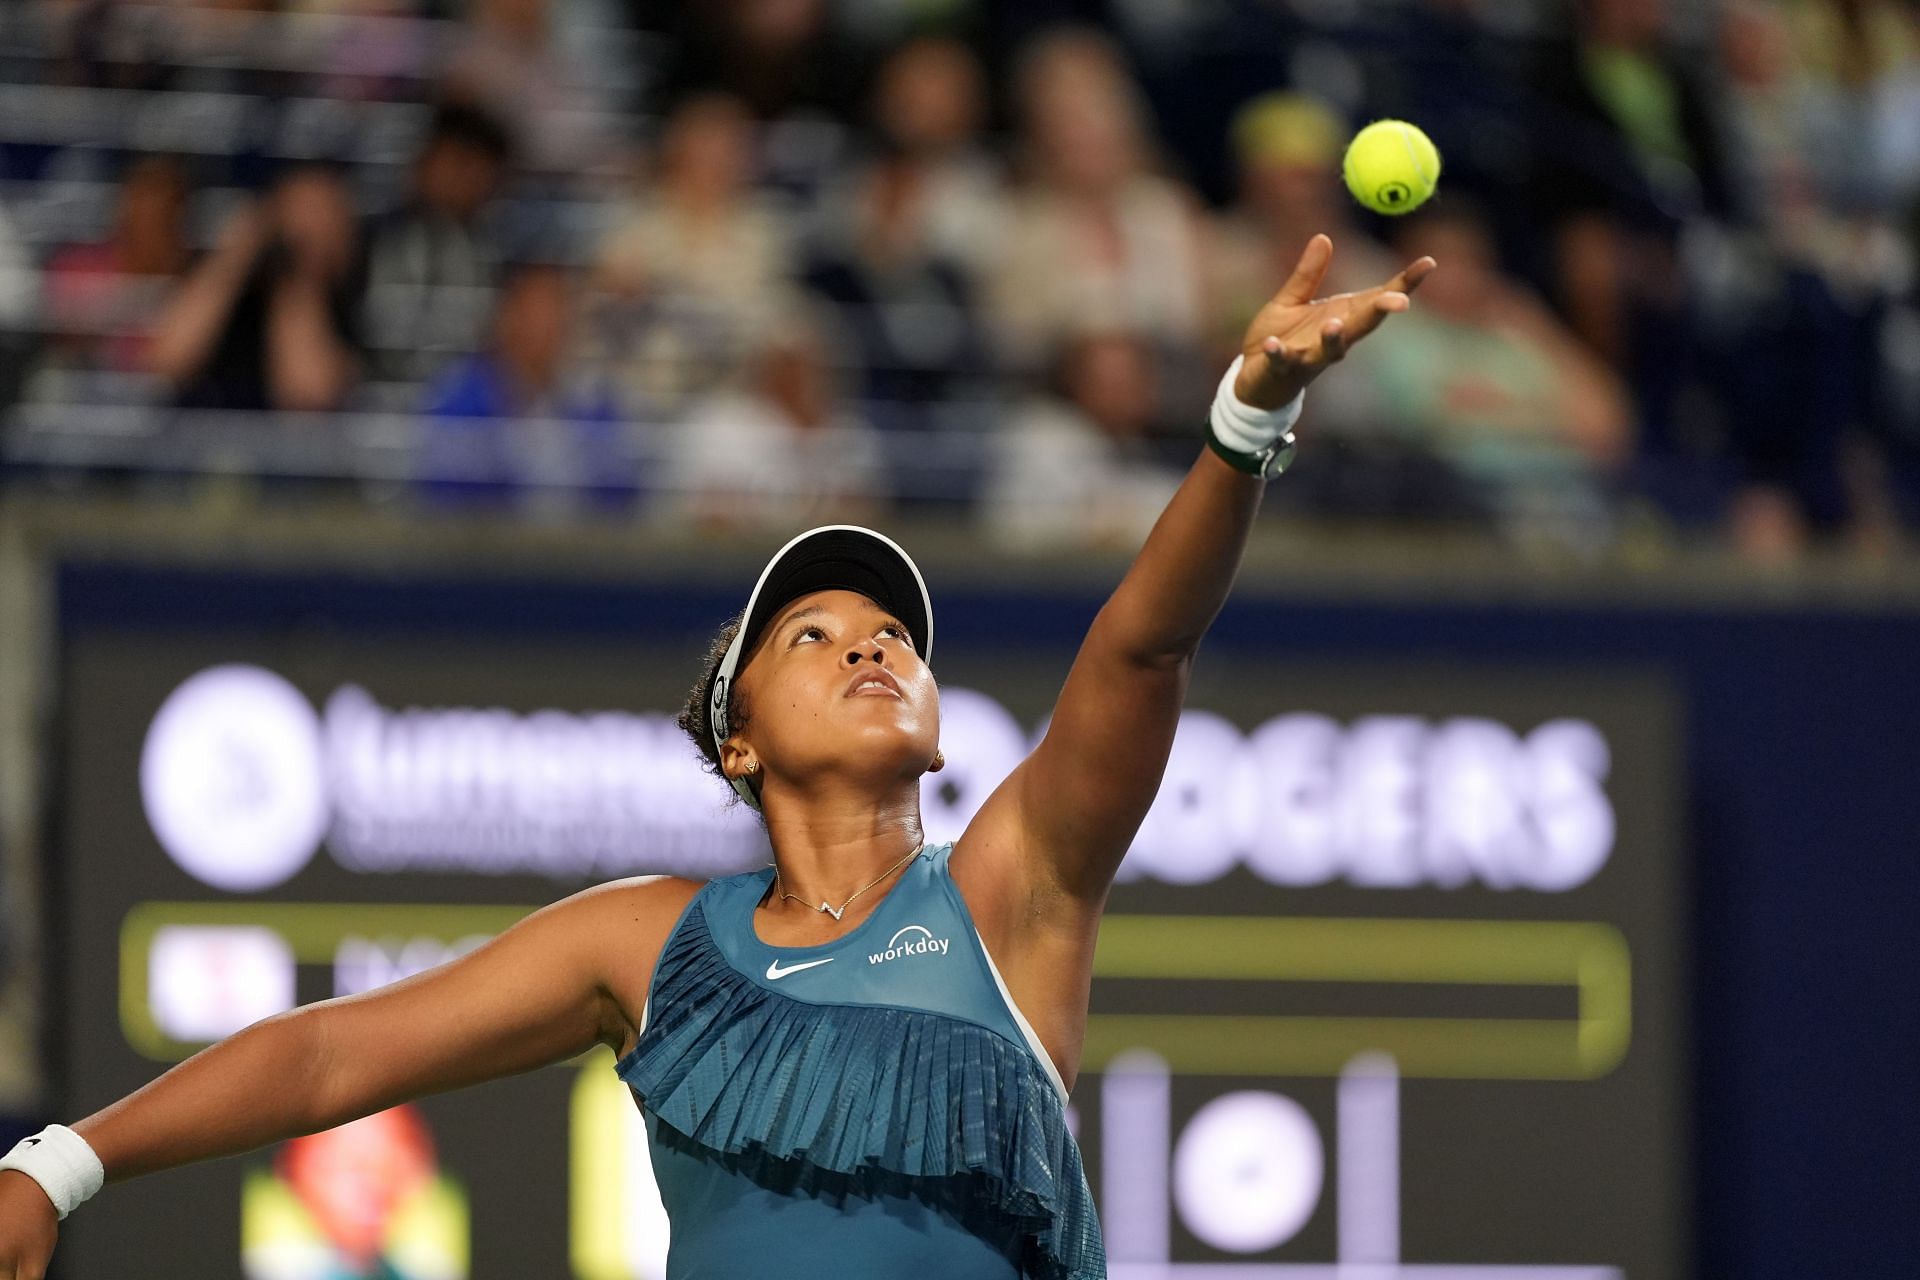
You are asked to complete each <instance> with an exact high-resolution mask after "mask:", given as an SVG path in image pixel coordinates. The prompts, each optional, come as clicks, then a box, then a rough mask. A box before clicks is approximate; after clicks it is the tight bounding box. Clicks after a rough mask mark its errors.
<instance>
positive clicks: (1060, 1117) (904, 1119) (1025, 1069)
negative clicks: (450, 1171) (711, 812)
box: [618, 844, 1107, 1280]
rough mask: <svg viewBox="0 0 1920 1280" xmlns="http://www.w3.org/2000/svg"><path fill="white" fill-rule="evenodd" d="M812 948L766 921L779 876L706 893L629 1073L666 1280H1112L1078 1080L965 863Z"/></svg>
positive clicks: (654, 999)
mask: <svg viewBox="0 0 1920 1280" xmlns="http://www.w3.org/2000/svg"><path fill="white" fill-rule="evenodd" d="M952 852H953V846H952V845H951V844H944V845H932V846H929V847H928V848H926V849H924V850H923V851H922V852H921V853H920V855H919V856H918V857H917V858H915V859H914V860H913V861H912V862H910V863H909V864H908V865H907V870H906V872H905V874H904V875H903V876H902V877H901V878H900V879H899V880H898V881H896V882H895V884H894V886H893V888H892V889H891V890H890V891H889V892H888V894H887V896H886V898H885V899H883V900H882V901H881V903H880V905H879V906H878V907H876V908H875V909H874V912H873V914H872V915H870V916H869V917H867V919H866V920H864V921H862V922H861V924H860V926H859V927H858V928H856V929H855V930H854V931H853V932H852V933H849V934H848V935H847V936H846V937H844V938H838V939H836V940H834V941H833V942H830V943H826V944H824V945H822V946H817V947H772V946H768V945H767V944H766V943H764V942H762V941H760V939H759V938H758V937H757V936H756V935H755V933H754V928H753V915H754V910H755V908H756V907H757V905H758V904H759V902H760V900H761V899H762V898H763V897H765V896H766V892H767V888H768V885H769V884H770V883H771V882H772V879H773V872H772V870H771V868H769V869H766V870H762V871H755V872H750V873H748V874H746V875H740V876H732V877H730V878H728V879H725V880H715V881H713V882H712V883H710V884H708V885H707V886H705V887H704V888H702V889H701V890H700V892H699V893H697V894H696V895H694V898H693V901H692V902H690V903H688V904H687V908H686V911H685V912H684V913H683V914H682V915H681V917H680V921H679V923H678V924H676V925H675V926H674V930H673V933H672V934H671V935H670V936H669V937H668V939H667V944H666V946H665V948H663V949H662V951H661V953H660V961H659V964H658V966H657V967H656V968H655V970H654V975H653V986H652V990H651V992H650V994H649V997H648V1001H647V1010H648V1014H647V1017H646V1018H645V1020H644V1021H645V1025H644V1026H643V1028H642V1031H641V1034H640V1040H639V1043H638V1044H636V1045H635V1046H634V1048H633V1051H632V1052H631V1053H629V1054H628V1055H627V1056H626V1057H624V1058H622V1059H621V1060H620V1062H619V1066H618V1070H619V1073H620V1078H621V1079H622V1080H624V1081H625V1082H626V1083H627V1085H628V1087H629V1088H631V1089H632V1090H633V1094H634V1098H635V1100H636V1101H637V1102H638V1103H639V1104H640V1107H641V1110H642V1111H643V1112H644V1113H645V1115H646V1121H647V1132H648V1135H649V1136H650V1137H651V1139H652V1151H653V1168H654V1175H655V1178H656V1180H657V1181H658V1182H659V1184H660V1195H661V1198H662V1200H664V1201H665V1203H666V1208H667V1215H668V1217H669V1218H670V1219H671V1221H672V1232H673V1240H672V1245H671V1248H670V1252H669V1254H668V1259H667V1276H668V1280H761V1278H763V1277H764V1278H765V1280H775V1278H776V1277H777V1278H778V1280H865V1278H866V1277H876V1276H887V1275H904V1276H916V1277H925V1278H928V1280H931V1278H932V1277H939V1278H940V1280H1028V1278H1034V1280H1104V1277H1105V1276H1106V1274H1107V1266H1106V1257H1105V1255H1104V1253H1103V1251H1102V1248H1101V1244H1100V1227H1099V1223H1098V1221H1097V1220H1096V1218H1095V1216H1094V1208H1093V1198H1092V1196H1091V1195H1090V1194H1089V1193H1088V1191H1087V1181H1086V1175H1085V1173H1084V1171H1083V1170H1082V1168H1081V1164H1080V1150H1079V1148H1078V1147H1077V1146H1075V1145H1074V1140H1073V1135H1072V1134H1070V1133H1069V1132H1068V1131H1067V1123H1066V1112H1065V1102H1066V1090H1065V1088H1064V1087H1063V1086H1062V1084H1061V1082H1060V1078H1059V1075H1058V1073H1057V1072H1056V1071H1055V1070H1054V1067H1053V1065H1052V1063H1051V1062H1050V1061H1049V1060H1048V1058H1047V1056H1046V1053H1045V1051H1044V1050H1043V1049H1042V1048H1041V1046H1040V1042H1039V1040H1038V1039H1037V1038H1036V1037H1035V1036H1034V1034H1033V1031H1032V1028H1031V1027H1029V1026H1028V1025H1027V1023H1026V1020H1025V1019H1024V1018H1022V1017H1021V1016H1020V1013H1019V1011H1018V1010H1017V1009H1016V1008H1015V1006H1014V1004H1013V1001H1012V999H1011V998H1010V997H1009V996H1008V995H1007V992H1006V986H1005V984H1004V983H1002V982H1001V980H1000V976H999V974H998V973H997V972H996V971H995V970H994V967H993V962H992V960H991V959H989V958H988V956H987V952H986V949H985V948H984V947H983V946H982V945H981V943H980V938H979V935H978V934H977V933H976V932H975V931H974V927H973V920H972V917H971V916H970V915H969V914H968V912H967V906H966V903H965V902H964V901H962V899H961V897H960V891H959V889H958V888H957V887H956V886H955V885H954V883H953V877H952V875H951V874H950V873H949V871H948V868H947V859H948V857H949V856H950V855H951V854H952Z"/></svg>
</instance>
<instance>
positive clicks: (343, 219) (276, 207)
mask: <svg viewBox="0 0 1920 1280" xmlns="http://www.w3.org/2000/svg"><path fill="white" fill-rule="evenodd" d="M358 239H359V235H358V230H357V221H356V218H355V214H354V207H353V196H352V194H351V192H350V191H349V190H348V188H347V183H346V179H345V178H344V177H343V176H342V175H341V173H340V172H339V171H338V170H337V169H335V168H333V167H331V166H328V165H319V164H308V165H301V166H299V167H297V168H294V169H292V170H291V171H289V172H288V173H286V174H284V175H283V176H282V177H281V178H280V180H279V181H278V182H277V183H276V184H275V186H274V187H273V189H272V190H271V191H270V192H269V193H268V194H267V195H266V196H265V197H264V198H262V199H260V200H257V201H253V202H251V203H249V204H247V205H245V206H244V207H242V208H241V209H239V210H238V211H236V212H235V213H234V214H233V216H232V217H231V218H230V219H229V220H228V222H227V224H226V226H225V227H224V228H223V229H222V230H221V232H220V236H219V240H218V243H217V244H216V245H215V246H214V249H213V251H212V252H211V253H209V254H208V255H207V256H206V257H204V258H203V259H201V260H200V262H199V263H198V264H197V265H196V266H195V267H194V269H193V271H192V272H191V273H190V274H189V275H188V276H187V277H186V279H185V280H184V281H182V283H181V284H180V286H179V288H178V289H176V290H175V291H174V294H173V297H172V298H171V299H170V300H169V301H168V303H167V305H166V308H165V310H164V311H163V312H162V313H161V315H160V318H159V319H158V321H156V323H155V325H154V328H153V340H152V342H151V343H150V345H149V347H148V361H149V364H150V366H151V368H152V369H153V371H154V372H155V373H157V374H159V375H160V376H161V377H163V378H165V379H166V380H167V381H168V382H169V383H171V384H172V385H173V387H174V388H175V392H176V399H177V401H178V402H179V403H180V404H181V405H183V406H186V407H190V408H205V409H253V410H258V409H296V410H316V409H334V408H338V407H339V406H340V405H341V404H343V403H344V402H345V400H346V399H347V396H348V394H349V393H350V392H351V391H352V390H353V388H354V386H355V384H356V383H357V381H358V379H359V376H360V366H361V357H360V339H359V332H358V320H359V315H360V293H361V284H360V279H359V270H358V265H359V261H360V253H359V248H358Z"/></svg>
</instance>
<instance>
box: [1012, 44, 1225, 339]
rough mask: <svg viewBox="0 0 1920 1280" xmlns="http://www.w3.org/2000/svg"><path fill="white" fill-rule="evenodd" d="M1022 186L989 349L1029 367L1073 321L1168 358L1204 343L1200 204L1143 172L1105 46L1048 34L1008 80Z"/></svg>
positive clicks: (1119, 74) (1120, 72) (1130, 87)
mask: <svg viewBox="0 0 1920 1280" xmlns="http://www.w3.org/2000/svg"><path fill="white" fill-rule="evenodd" d="M1015 88H1016V96H1017V102H1018V108H1019V111H1020V114H1021V124H1022V130H1023V132H1022V138H1021V146H1022V150H1023V155H1022V157H1021V158H1022V168H1023V172H1022V180H1023V181H1022V185H1021V189H1020V192H1019V195H1018V198H1017V201H1016V204H1015V206H1014V208H1013V209H1012V211H1011V215H1010V217H1009V219H1008V227H1009V234H1008V235H1007V237H1006V240H1005V243H1004V245H1003V247H1002V251H1001V253H1000V268H999V270H998V272H997V273H996V279H995V282H994V284H995V287H994V312H995V317H996V325H995V328H996V335H997V336H999V337H1001V338H1003V339H1004V340H1005V341H1006V343H1007V346H1008V354H1009V355H1010V356H1011V357H1013V358H1014V359H1015V360H1017V361H1021V362H1025V363H1038V362H1039V361H1040V360H1042V359H1043V358H1044V357H1045V355H1046V353H1047V352H1048V351H1049V350H1050V349H1051V348H1052V346H1053V345H1054V344H1055V343H1056V342H1057V341H1058V340H1059V338H1060V336H1061V335H1062V334H1063V333H1066V332H1068V331H1070V330H1071V329H1073V328H1074V326H1075V325H1076V324H1078V323H1079V321H1080V318H1081V317H1085V316H1088V315H1101V316H1106V317H1108V318H1110V319H1111V320H1112V322H1113V323H1115V324H1118V325H1122V326H1124V327H1126V328H1128V329H1131V330H1133V331H1136V332H1138V333H1140V334H1141V335H1143V336H1145V337H1147V338H1149V339H1150V340H1152V341H1153V342H1155V343H1157V344H1159V345H1161V346H1163V347H1168V348H1174V349H1184V348H1188V347H1190V346H1192V345H1193V344H1195V343H1197V342H1198V341H1199V340H1200V338H1201V333H1202V323H1201V298H1200V287H1199V282H1200V280H1201V268H1202V244H1201V222H1200V213H1199V207H1198V202H1197V200H1196V199H1195V197H1194V196H1193V194H1192V193H1191V192H1190V191H1189V190H1188V189H1187V188H1186V187H1184V186H1182V185H1180V184H1179V183H1177V182H1174V181H1171V180H1170V179H1168V178H1166V177H1164V176H1162V175H1160V174H1158V173H1156V172H1154V170H1153V168H1152V164H1151V156H1150V146H1151V144H1150V141H1149V127H1150V126H1149V122H1148V120H1147V117H1146V108H1145V106H1144V104H1143V102H1142V100H1141V97H1140V95H1139V92H1138V90H1137V89H1136V87H1135V85H1134V83H1133V82H1132V80H1131V79H1130V78H1129V76H1128V74H1127V71H1126V69H1125V67H1124V66H1123V64H1122V63H1121V61H1120V57H1119V54H1118V53H1117V52H1116V51H1115V49H1114V48H1113V46H1112V44H1111V43H1110V42H1109V41H1108V40H1107V38H1106V37H1105V36H1103V35H1101V34H1100V33H1098V32H1095V31H1091V30H1084V29H1066V30H1060V31H1055V32H1052V33H1050V34H1047V35H1043V36H1041V37H1039V38H1037V39H1036V40H1035V41H1034V42H1033V43H1032V44H1031V45H1029V46H1028V48H1027V49H1026V50H1025V51H1024V53H1023V54H1022V57H1021V61H1020V65H1019V67H1018V69H1017V73H1016V85H1015Z"/></svg>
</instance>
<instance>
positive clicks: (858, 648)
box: [841, 640, 887, 667]
mask: <svg viewBox="0 0 1920 1280" xmlns="http://www.w3.org/2000/svg"><path fill="white" fill-rule="evenodd" d="M841 656H842V658H843V659H844V660H845V662H846V664H847V665H848V666H850V667H857V666H859V665H860V664H861V663H862V662H863V661H865V660H867V659H869V658H871V659H872V660H873V661H875V662H877V663H879V664H880V665H881V666H883V667H884V666H886V665H887V651H886V650H885V649H883V648H881V647H880V646H879V645H878V644H876V643H874V642H873V641H872V640H861V641H859V642H858V643H855V644H850V645H848V646H847V651H846V653H844V654H843V655H841Z"/></svg>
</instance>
